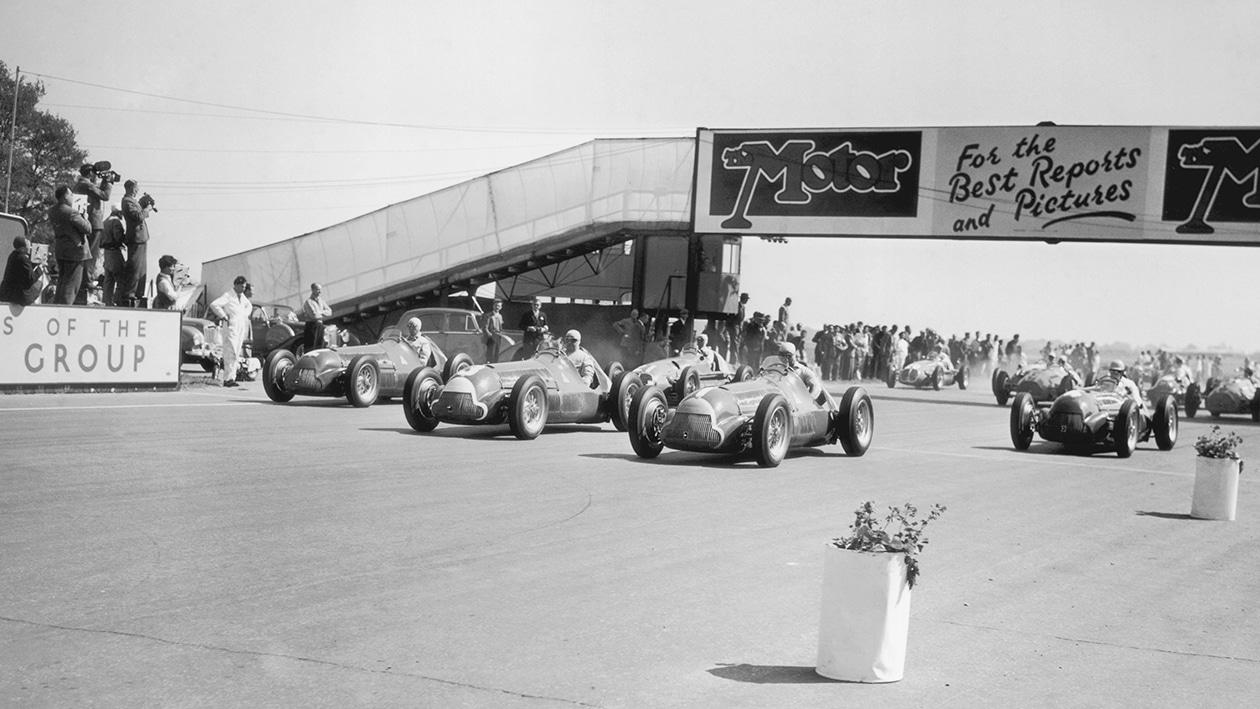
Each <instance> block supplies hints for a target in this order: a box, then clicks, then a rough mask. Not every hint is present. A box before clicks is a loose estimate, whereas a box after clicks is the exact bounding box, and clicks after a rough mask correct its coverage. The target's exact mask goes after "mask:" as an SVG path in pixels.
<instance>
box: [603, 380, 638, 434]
mask: <svg viewBox="0 0 1260 709" xmlns="http://www.w3.org/2000/svg"><path fill="white" fill-rule="evenodd" d="M642 388H643V380H642V379H641V378H640V377H639V375H638V374H635V373H634V372H630V371H625V370H622V371H620V372H617V376H615V377H613V380H612V388H611V391H612V398H613V405H612V416H610V417H609V418H611V419H612V423H613V427H614V428H616V429H617V430H618V431H627V430H629V428H630V422H631V421H633V420H634V418H633V417H632V416H631V415H630V403H631V401H632V400H633V399H634V395H635V394H637V393H638V392H639V390H640V389H642Z"/></svg>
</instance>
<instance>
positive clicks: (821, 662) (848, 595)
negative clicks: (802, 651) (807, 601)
mask: <svg viewBox="0 0 1260 709" xmlns="http://www.w3.org/2000/svg"><path fill="white" fill-rule="evenodd" d="M944 511H945V508H944V507H942V506H941V505H933V506H932V509H931V510H930V511H929V512H928V514H927V515H926V516H919V510H918V508H916V507H915V506H914V505H912V504H909V503H906V504H905V505H903V506H901V507H889V508H888V513H887V515H885V516H884V517H883V518H882V519H880V518H879V517H877V516H876V513H875V504H874V503H873V502H870V501H869V500H868V501H866V502H863V503H862V504H861V506H859V507H858V508H857V512H856V515H855V519H854V521H853V525H852V526H851V527H850V530H849V534H848V535H847V536H844V537H840V538H838V539H833V540H831V541H830V542H828V543H827V545H826V547H825V549H824V558H823V594H822V611H821V613H820V616H819V626H818V664H817V671H818V674H820V675H822V676H823V677H828V678H831V679H840V680H848V681H852V682H896V681H898V680H900V679H901V678H902V675H903V674H904V671H905V663H906V638H907V636H908V635H909V631H910V590H911V589H912V588H913V587H914V584H915V581H916V580H918V578H919V560H918V554H919V552H921V551H923V547H924V546H926V545H927V538H926V537H924V536H923V532H924V529H925V528H926V527H927V525H928V523H929V522H931V521H932V520H934V519H936V518H937V517H940V516H941V513H943V512H944Z"/></svg>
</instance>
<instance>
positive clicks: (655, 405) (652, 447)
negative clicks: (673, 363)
mask: <svg viewBox="0 0 1260 709" xmlns="http://www.w3.org/2000/svg"><path fill="white" fill-rule="evenodd" d="M668 412H669V405H668V404H666V403H665V393H664V392H662V391H661V390H660V389H658V388H656V387H654V386H645V387H643V388H642V389H639V390H638V391H637V392H635V393H634V397H633V398H631V399H630V418H629V429H630V447H631V448H633V449H634V452H635V454H636V455H638V456H639V457H640V458H655V457H656V456H658V455H660V454H661V449H663V448H664V447H665V440H664V439H663V438H662V437H661V431H662V430H663V429H664V427H665V415H666V414H667V413H668Z"/></svg>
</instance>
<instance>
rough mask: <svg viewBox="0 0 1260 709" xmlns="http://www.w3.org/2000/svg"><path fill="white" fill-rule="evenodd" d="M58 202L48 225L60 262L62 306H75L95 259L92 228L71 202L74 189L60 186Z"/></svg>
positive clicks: (59, 289)
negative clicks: (71, 193) (89, 265)
mask: <svg viewBox="0 0 1260 709" xmlns="http://www.w3.org/2000/svg"><path fill="white" fill-rule="evenodd" d="M56 197H57V201H56V203H54V204H53V206H52V208H51V209H49V210H48V223H49V224H50V225H52V229H53V255H54V256H55V257H56V259H57V295H56V298H55V301H56V303H57V304H58V305H74V299H75V296H76V295H78V294H79V291H82V290H83V288H84V278H85V277H86V275H87V274H86V273H85V269H86V268H87V265H88V263H89V262H90V261H91V259H92V247H91V244H89V243H88V237H89V236H91V235H92V225H91V224H88V221H87V220H86V219H84V218H83V217H82V216H80V215H79V213H78V212H77V211H75V209H74V204H73V203H72V202H71V197H70V187H69V186H68V185H60V186H59V187H57V191H56Z"/></svg>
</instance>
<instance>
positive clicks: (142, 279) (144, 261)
mask: <svg viewBox="0 0 1260 709" xmlns="http://www.w3.org/2000/svg"><path fill="white" fill-rule="evenodd" d="M148 246H149V245H148V243H144V244H135V245H130V244H129V245H128V246H127V282H126V284H125V285H124V286H123V292H122V294H120V295H119V294H116V295H115V298H116V300H117V301H118V305H128V303H127V300H129V299H134V300H136V301H139V300H141V299H143V298H144V287H145V285H147V283H146V281H148V280H149V249H148Z"/></svg>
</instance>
